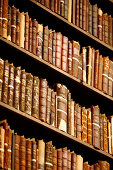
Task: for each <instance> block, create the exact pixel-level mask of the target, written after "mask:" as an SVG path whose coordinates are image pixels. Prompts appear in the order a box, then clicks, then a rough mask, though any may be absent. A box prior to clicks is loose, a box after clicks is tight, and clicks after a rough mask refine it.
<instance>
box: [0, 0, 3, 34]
mask: <svg viewBox="0 0 113 170" xmlns="http://www.w3.org/2000/svg"><path fill="white" fill-rule="evenodd" d="M2 15H3V0H1V1H0V35H1V36H2Z"/></svg>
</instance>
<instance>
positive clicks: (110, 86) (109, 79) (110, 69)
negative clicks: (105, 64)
mask: <svg viewBox="0 0 113 170" xmlns="http://www.w3.org/2000/svg"><path fill="white" fill-rule="evenodd" d="M112 68H113V62H112V61H111V60H109V71H108V94H109V95H110V96H112V89H113V86H112V78H113V75H112V71H113V70H112Z"/></svg>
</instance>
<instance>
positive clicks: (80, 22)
mask: <svg viewBox="0 0 113 170" xmlns="http://www.w3.org/2000/svg"><path fill="white" fill-rule="evenodd" d="M82 7H83V0H79V26H80V28H82Z"/></svg>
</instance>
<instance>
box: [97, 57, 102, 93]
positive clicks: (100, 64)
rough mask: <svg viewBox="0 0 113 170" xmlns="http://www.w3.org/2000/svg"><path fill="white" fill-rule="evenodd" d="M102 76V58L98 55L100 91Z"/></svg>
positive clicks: (100, 88)
mask: <svg viewBox="0 0 113 170" xmlns="http://www.w3.org/2000/svg"><path fill="white" fill-rule="evenodd" d="M102 74H103V57H102V55H99V66H98V89H99V90H101V91H102Z"/></svg>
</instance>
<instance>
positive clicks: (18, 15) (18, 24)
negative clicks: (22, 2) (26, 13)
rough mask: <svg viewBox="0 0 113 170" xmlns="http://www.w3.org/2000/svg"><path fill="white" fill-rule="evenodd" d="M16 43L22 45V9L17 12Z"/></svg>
mask: <svg viewBox="0 0 113 170" xmlns="http://www.w3.org/2000/svg"><path fill="white" fill-rule="evenodd" d="M16 44H17V45H20V11H19V10H17V12H16Z"/></svg>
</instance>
